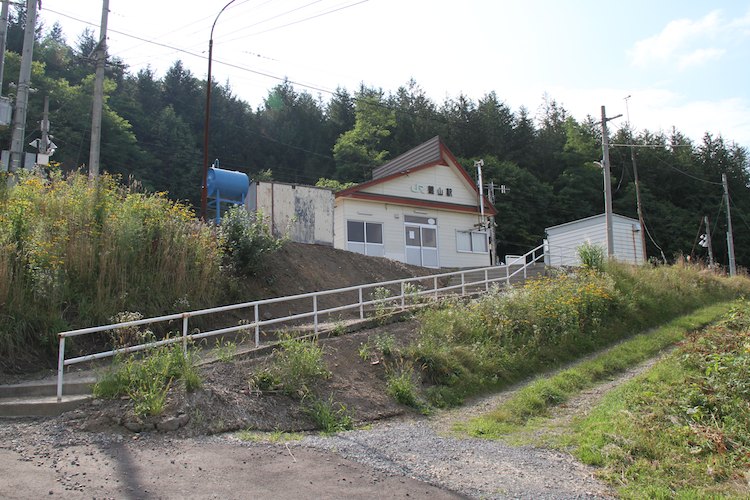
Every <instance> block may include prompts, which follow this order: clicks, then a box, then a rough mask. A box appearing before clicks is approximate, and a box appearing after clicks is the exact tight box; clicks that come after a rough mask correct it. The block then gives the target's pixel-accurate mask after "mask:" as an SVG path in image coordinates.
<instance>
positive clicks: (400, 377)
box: [386, 364, 423, 408]
mask: <svg viewBox="0 0 750 500" xmlns="http://www.w3.org/2000/svg"><path fill="white" fill-rule="evenodd" d="M414 380H415V375H414V367H413V366H412V365H410V364H407V365H405V364H400V365H399V366H397V367H395V368H388V369H386V392H387V393H388V395H389V396H391V397H392V398H393V399H394V400H396V402H398V403H400V404H402V405H406V406H411V407H412V408H421V407H422V406H423V404H422V402H421V401H420V399H419V393H418V391H417V384H416V382H415V381H414Z"/></svg>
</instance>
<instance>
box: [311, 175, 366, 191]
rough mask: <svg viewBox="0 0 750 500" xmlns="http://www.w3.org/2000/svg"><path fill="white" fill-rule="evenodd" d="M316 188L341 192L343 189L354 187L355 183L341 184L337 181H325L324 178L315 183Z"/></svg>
mask: <svg viewBox="0 0 750 500" xmlns="http://www.w3.org/2000/svg"><path fill="white" fill-rule="evenodd" d="M315 185H316V186H317V187H322V188H328V189H331V190H333V191H336V192H338V191H343V190H344V189H349V188H350V187H354V186H356V185H357V183H356V182H341V181H337V180H336V179H326V178H324V177H321V178H320V179H318V181H317V182H316V183H315Z"/></svg>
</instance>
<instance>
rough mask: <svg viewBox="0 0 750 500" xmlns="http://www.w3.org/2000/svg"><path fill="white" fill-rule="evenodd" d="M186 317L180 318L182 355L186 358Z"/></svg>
mask: <svg viewBox="0 0 750 500" xmlns="http://www.w3.org/2000/svg"><path fill="white" fill-rule="evenodd" d="M187 334H188V315H187V314H186V315H184V316H183V317H182V355H183V356H185V357H186V358H187Z"/></svg>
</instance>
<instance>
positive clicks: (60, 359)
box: [57, 337, 65, 403]
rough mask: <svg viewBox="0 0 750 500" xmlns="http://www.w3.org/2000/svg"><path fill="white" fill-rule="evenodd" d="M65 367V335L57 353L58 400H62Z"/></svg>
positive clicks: (61, 338)
mask: <svg viewBox="0 0 750 500" xmlns="http://www.w3.org/2000/svg"><path fill="white" fill-rule="evenodd" d="M64 369H65V337H60V347H58V353H57V402H58V403H59V402H60V401H62V393H63V371H64Z"/></svg>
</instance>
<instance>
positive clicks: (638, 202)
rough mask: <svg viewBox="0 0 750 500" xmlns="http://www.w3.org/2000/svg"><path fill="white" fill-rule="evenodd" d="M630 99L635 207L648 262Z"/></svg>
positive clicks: (626, 110)
mask: <svg viewBox="0 0 750 500" xmlns="http://www.w3.org/2000/svg"><path fill="white" fill-rule="evenodd" d="M628 99H630V96H627V97H626V98H625V112H626V113H627V116H626V119H627V121H628V135H629V136H630V161H631V162H632V163H633V179H634V182H635V206H636V209H637V211H638V222H639V223H640V224H641V246H642V248H643V262H644V263H645V262H647V261H648V254H647V253H646V223H645V222H644V220H643V209H642V208H641V183H640V182H639V181H638V166H637V165H636V163H635V145H634V144H633V130H632V129H631V128H630V109H629V108H628Z"/></svg>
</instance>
